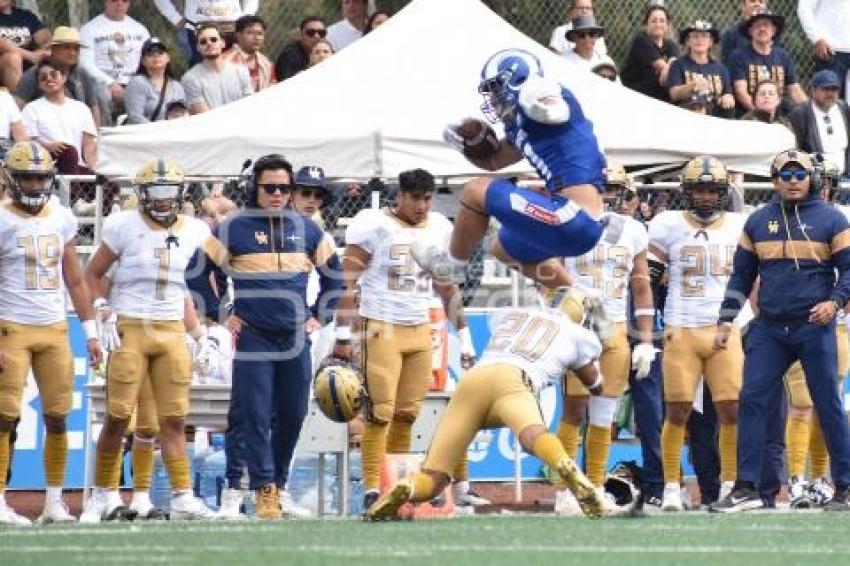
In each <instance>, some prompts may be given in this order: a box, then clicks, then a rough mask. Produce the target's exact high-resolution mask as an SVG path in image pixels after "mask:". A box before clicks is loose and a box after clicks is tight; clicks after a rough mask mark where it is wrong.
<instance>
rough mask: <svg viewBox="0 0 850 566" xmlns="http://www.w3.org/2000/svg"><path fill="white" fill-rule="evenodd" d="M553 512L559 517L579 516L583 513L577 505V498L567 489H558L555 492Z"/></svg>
mask: <svg viewBox="0 0 850 566" xmlns="http://www.w3.org/2000/svg"><path fill="white" fill-rule="evenodd" d="M555 514H556V515H559V516H561V517H579V516H582V515H584V513H583V512H582V510H581V507H579V504H578V500H577V499H576V496H575V495H573V492H572V491H570V490H569V489H560V490H558V491H556V492H555Z"/></svg>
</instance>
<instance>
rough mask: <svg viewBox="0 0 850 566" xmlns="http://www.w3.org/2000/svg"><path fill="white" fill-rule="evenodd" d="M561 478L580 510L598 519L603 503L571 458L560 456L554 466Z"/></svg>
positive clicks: (602, 509) (603, 507) (601, 512)
mask: <svg viewBox="0 0 850 566" xmlns="http://www.w3.org/2000/svg"><path fill="white" fill-rule="evenodd" d="M555 469H556V470H557V472H558V474H559V475H560V476H561V479H563V480H564V482H566V484H567V487H569V488H570V490H572V492H573V494H574V495H575V497H576V500H577V501H578V505H579V507H581V510H582V512H584V514H585V515H587V516H588V517H590V518H593V519H598V518H599V517H601V516H602V514H603V511H604V509H605V504H604V502H603V501H602V499H600V498H599V495H598V494H597V493H596V489H595V488H594V486H593V484H592V483H590V480H589V479H587V476H585V475H584V474H583V473H582V471H581V470H579V469H578V466H576V463H575V462H574V461H573V460H572V459H571V458H562V459H561V460H560V461H559V462H558V465H557V466H556V468H555Z"/></svg>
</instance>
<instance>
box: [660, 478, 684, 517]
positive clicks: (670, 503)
mask: <svg viewBox="0 0 850 566" xmlns="http://www.w3.org/2000/svg"><path fill="white" fill-rule="evenodd" d="M661 510H662V511H670V512H677V511H684V510H685V506H684V505H682V488H681V487H680V486H679V484H678V483H666V484H664V495H663V496H662V499H661Z"/></svg>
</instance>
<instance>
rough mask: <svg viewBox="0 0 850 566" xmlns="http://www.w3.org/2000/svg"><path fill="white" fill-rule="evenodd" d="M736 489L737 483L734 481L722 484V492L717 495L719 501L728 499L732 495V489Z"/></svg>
mask: <svg viewBox="0 0 850 566" xmlns="http://www.w3.org/2000/svg"><path fill="white" fill-rule="evenodd" d="M734 487H735V482H733V481H728V480H727V481H725V482H723V483H721V484H720V492H719V493H718V495H717V500H718V501H720V500H722V499H726V496H727V495H729V494H730V493H732V488H734Z"/></svg>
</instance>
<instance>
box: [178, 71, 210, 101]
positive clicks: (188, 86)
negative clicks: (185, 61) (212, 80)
mask: <svg viewBox="0 0 850 566" xmlns="http://www.w3.org/2000/svg"><path fill="white" fill-rule="evenodd" d="M180 84H181V85H183V90H184V91H185V92H186V104H187V105H192V104H199V103H201V102H206V99H205V98H204V93H203V92H201V85H200V83H199V82H198V81H196V80H195V77H194V76H192V75H190V74H188V73H187V74H185V75H183V80H182V81H180Z"/></svg>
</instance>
